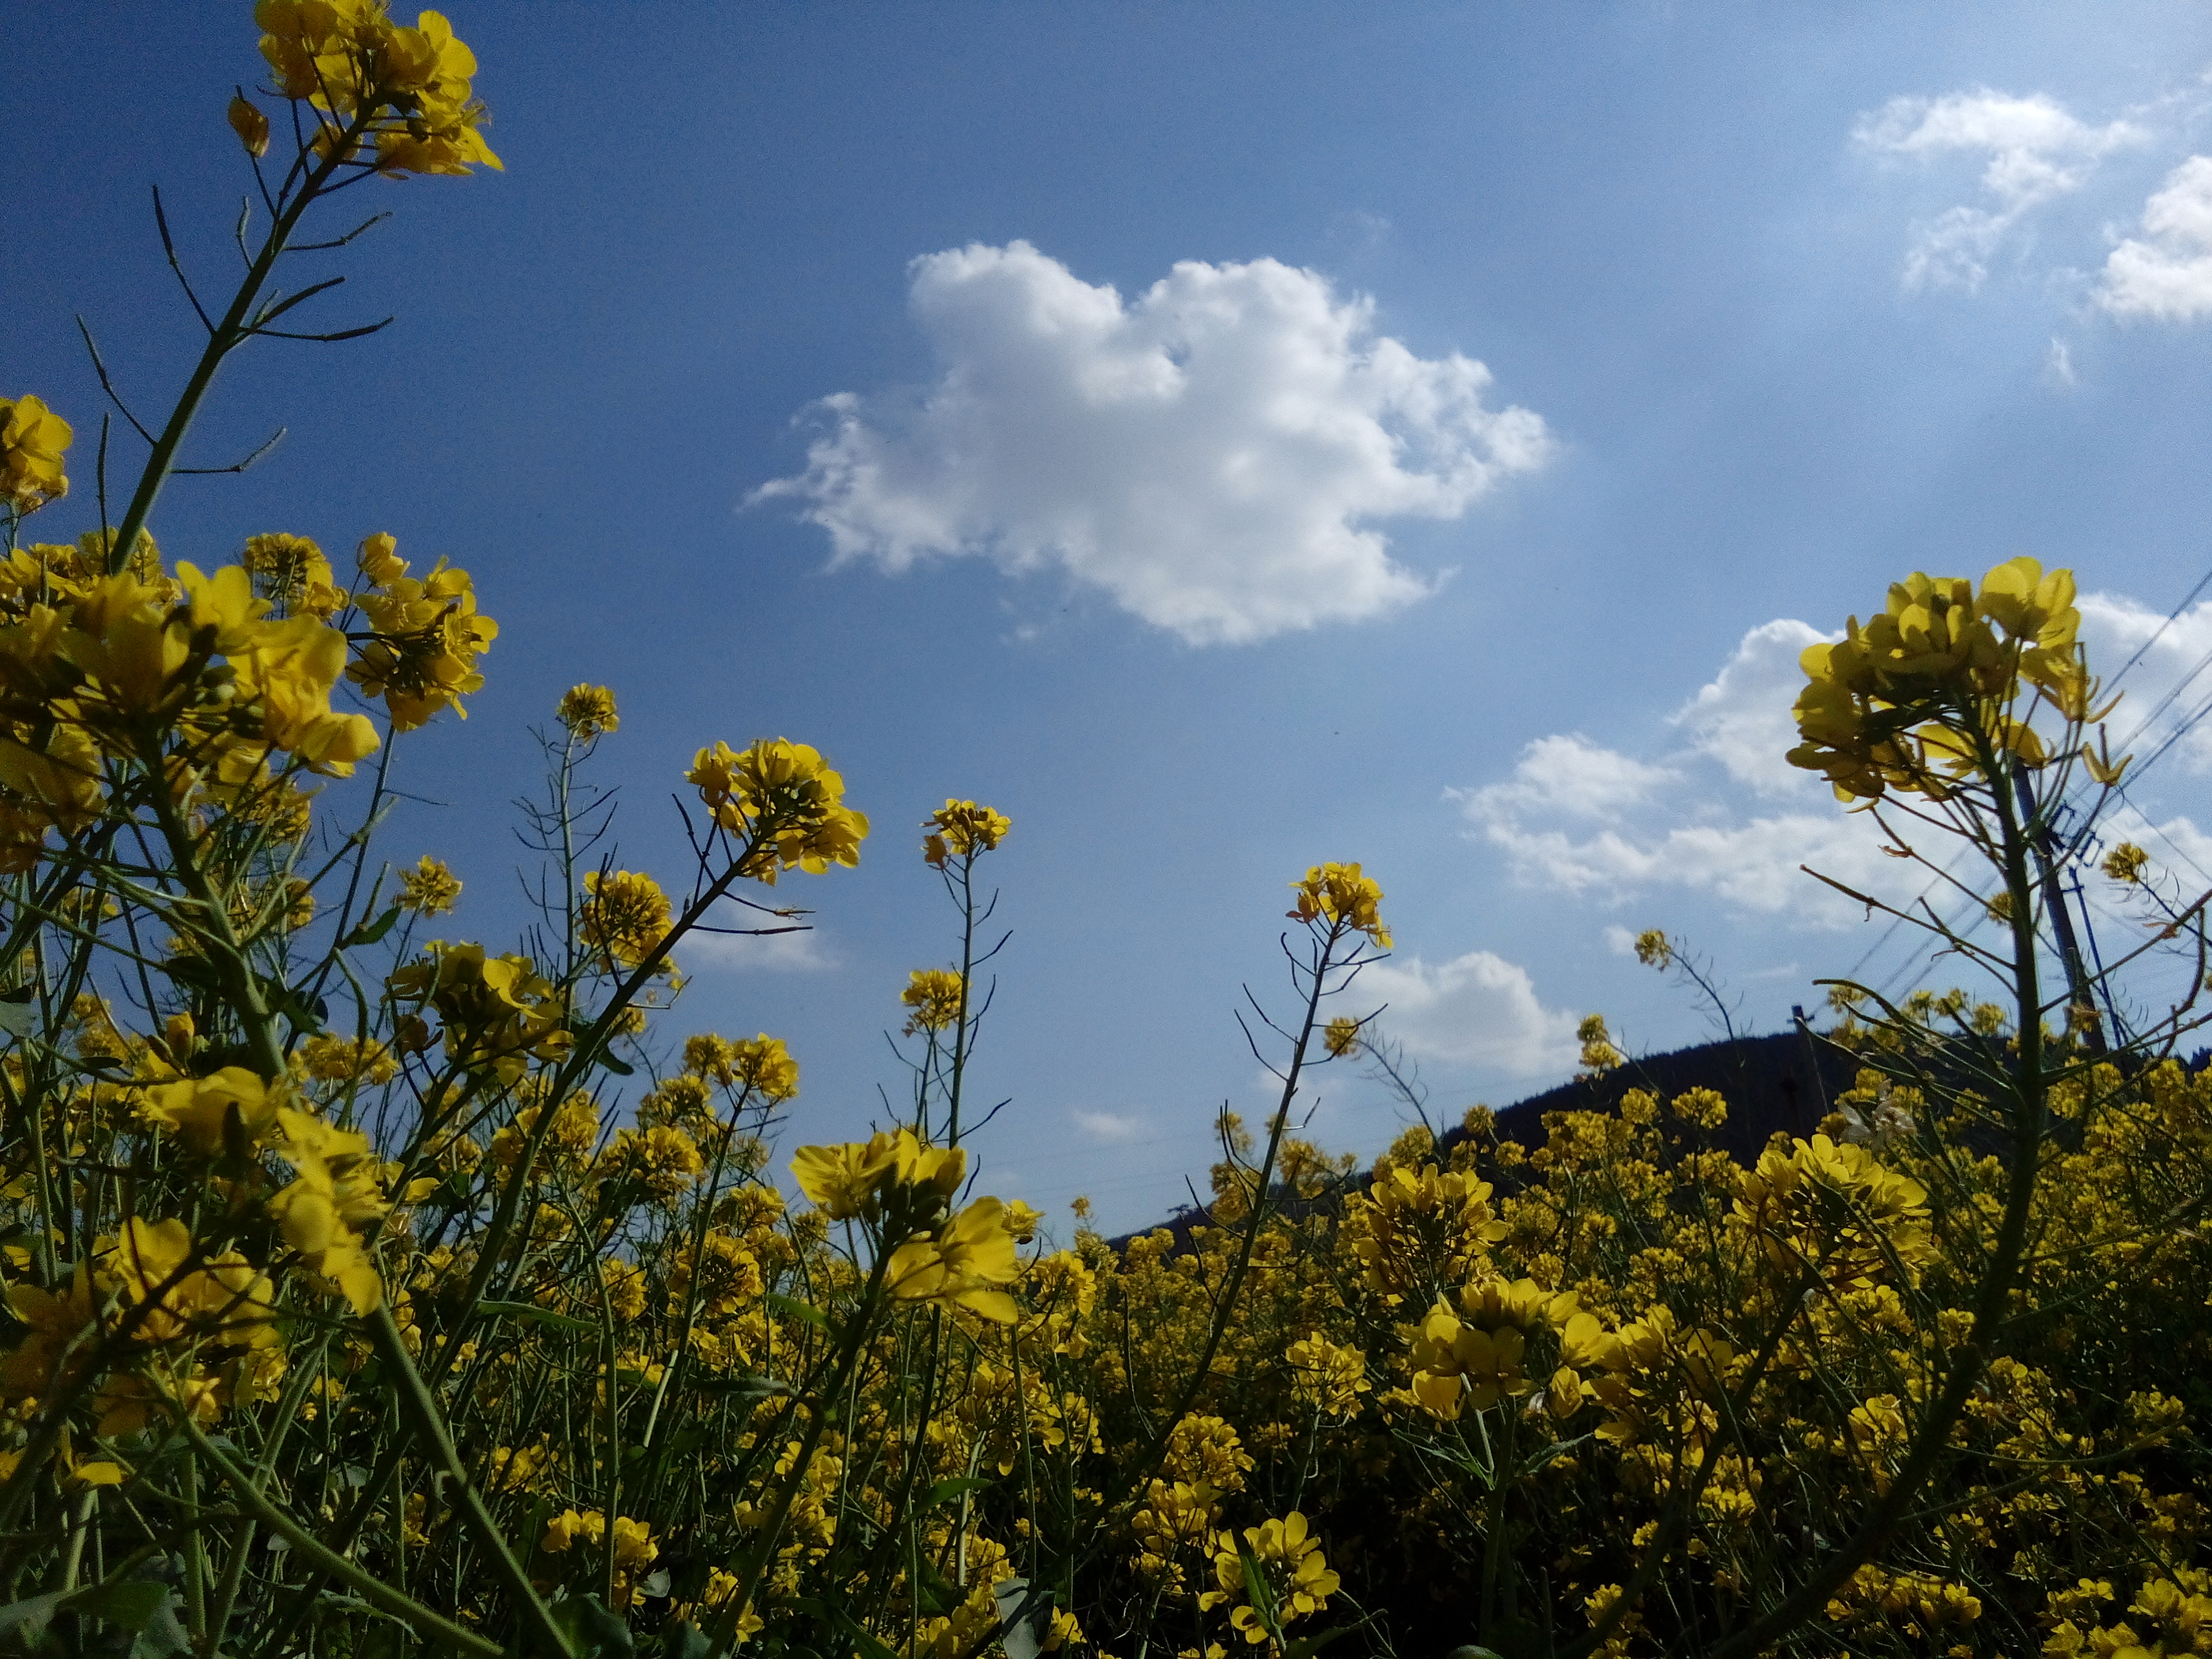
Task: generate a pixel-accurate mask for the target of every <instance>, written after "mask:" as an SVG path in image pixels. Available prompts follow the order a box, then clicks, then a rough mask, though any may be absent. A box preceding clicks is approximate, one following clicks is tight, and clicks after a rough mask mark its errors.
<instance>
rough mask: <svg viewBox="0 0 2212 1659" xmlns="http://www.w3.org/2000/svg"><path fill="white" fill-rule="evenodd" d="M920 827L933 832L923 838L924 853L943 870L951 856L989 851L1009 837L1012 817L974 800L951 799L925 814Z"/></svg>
mask: <svg viewBox="0 0 2212 1659" xmlns="http://www.w3.org/2000/svg"><path fill="white" fill-rule="evenodd" d="M921 827H922V828H923V829H927V830H929V831H931V832H932V833H931V834H930V835H929V836H926V837H925V838H924V839H923V841H922V843H921V855H922V857H923V858H924V859H925V860H927V861H928V862H929V863H931V864H933V865H935V866H937V867H938V868H939V869H940V870H941V869H943V868H944V867H945V860H947V859H949V858H961V859H964V858H973V857H974V856H975V854H978V853H987V852H989V851H990V850H991V849H992V848H994V847H996V846H997V845H998V844H999V843H1000V842H1001V841H1002V840H1004V839H1005V838H1006V831H1007V830H1009V829H1012V828H1013V821H1012V819H1011V818H1009V817H1006V815H1005V814H1004V813H1003V812H994V811H992V810H991V809H990V808H989V807H987V806H978V805H976V804H975V802H974V801H972V800H948V801H946V802H945V805H942V806H940V807H939V808H938V809H937V811H934V812H932V813H931V814H930V815H929V816H928V817H926V818H924V819H923V820H922V821H921Z"/></svg>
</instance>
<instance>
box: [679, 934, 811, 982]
mask: <svg viewBox="0 0 2212 1659" xmlns="http://www.w3.org/2000/svg"><path fill="white" fill-rule="evenodd" d="M683 956H684V962H685V963H687V964H696V965H699V966H702V967H708V968H727V969H753V970H757V971H760V972H765V973H783V974H818V973H824V972H827V971H828V970H829V969H832V968H835V967H836V966H837V965H838V963H839V957H838V956H837V953H836V951H835V950H834V949H833V948H832V947H831V946H830V945H829V942H828V941H827V940H825V939H823V937H822V935H821V934H820V933H817V932H815V931H813V930H812V929H809V930H808V931H806V932H805V933H767V934H755V933H694V934H692V935H691V936H690V938H689V939H685V940H684V946H683Z"/></svg>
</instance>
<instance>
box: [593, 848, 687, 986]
mask: <svg viewBox="0 0 2212 1659" xmlns="http://www.w3.org/2000/svg"><path fill="white" fill-rule="evenodd" d="M584 890H585V891H586V893H587V894H589V895H590V896H589V897H588V898H586V900H585V901H584V906H583V908H582V910H581V911H580V912H579V914H578V915H577V924H578V926H579V927H580V929H581V930H582V932H583V935H584V938H585V939H586V942H587V943H589V944H591V945H595V946H597V947H598V948H599V949H600V950H602V951H605V952H606V953H607V954H608V955H609V956H610V957H613V958H614V960H615V961H617V962H618V963H622V964H623V966H624V967H630V968H634V967H635V966H636V965H637V964H638V963H641V962H642V961H644V960H645V958H646V957H648V956H650V955H651V954H652V953H653V948H654V947H655V946H656V945H659V943H660V942H661V940H663V939H666V938H667V937H668V926H669V921H670V918H671V909H670V906H669V902H668V895H667V894H665V893H664V892H662V891H661V890H660V886H659V883H657V882H655V881H654V880H653V878H652V877H651V876H648V875H645V874H643V873H641V872H636V871H631V870H616V871H613V872H608V873H602V872H599V871H597V870H593V871H590V872H587V873H586V875H585V877H584Z"/></svg>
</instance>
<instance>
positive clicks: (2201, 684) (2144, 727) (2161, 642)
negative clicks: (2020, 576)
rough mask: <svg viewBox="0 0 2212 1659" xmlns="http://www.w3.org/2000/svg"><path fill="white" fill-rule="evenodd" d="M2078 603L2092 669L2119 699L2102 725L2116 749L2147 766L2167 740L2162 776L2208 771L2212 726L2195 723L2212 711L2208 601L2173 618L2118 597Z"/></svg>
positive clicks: (2211, 602) (2211, 605)
mask: <svg viewBox="0 0 2212 1659" xmlns="http://www.w3.org/2000/svg"><path fill="white" fill-rule="evenodd" d="M2075 608H2076V609H2078V610H2079V611H2081V640H2082V643H2083V644H2084V645H2085V646H2086V647H2087V649H2088V653H2089V663H2090V666H2091V667H2092V668H2093V669H2095V670H2096V671H2098V672H2100V673H2101V674H2103V675H2105V676H2106V678H2110V679H2112V682H2113V686H2114V689H2116V690H2119V691H2120V692H2122V693H2123V694H2124V695H2123V696H2122V697H2121V700H2120V705H2119V707H2118V708H2117V709H2115V710H2114V711H2113V712H2112V718H2111V719H2110V720H2106V722H2105V729H2106V732H2108V733H2109V734H2110V736H2111V738H2112V744H2113V747H2114V750H2115V751H2116V752H2126V753H2133V754H2134V755H2135V756H2136V757H2137V760H2138V762H2139V763H2148V762H2149V760H2150V759H2151V757H2152V756H2153V755H2154V754H2156V753H2157V751H2158V750H2159V749H2160V746H2161V745H2163V744H2166V742H2167V740H2168V739H2169V738H2172V739H2173V740H2174V741H2173V744H2172V750H2170V751H2169V752H2167V753H2166V754H2164V755H2161V756H2160V757H2159V759H2158V767H2159V769H2160V773H2161V774H2165V773H2169V772H2172V771H2173V770H2179V771H2182V772H2184V773H2196V774H2200V775H2201V774H2203V773H2204V772H2206V771H2212V722H2203V723H2197V717H2198V716H2201V715H2203V714H2212V599H2206V600H2203V601H2202V602H2200V603H2198V604H2197V605H2191V606H2190V607H2189V608H2188V609H2186V610H2185V611H2182V612H2181V613H2180V614H2179V615H2178V616H2176V617H2172V619H2171V620H2170V621H2169V620H2168V618H2167V617H2166V613H2165V612H2164V611H2150V610H2147V609H2145V608H2144V607H2143V606H2142V605H2138V604H2137V603H2136V601H2135V600H2133V599H2128V598H2126V597H2124V595H2121V594H2117V593H2084V594H2082V595H2081V597H2080V598H2079V599H2076V600H2075ZM2123 668H2125V669H2126V676H2125V678H2118V676H2119V675H2120V671H2121V670H2122V669H2123Z"/></svg>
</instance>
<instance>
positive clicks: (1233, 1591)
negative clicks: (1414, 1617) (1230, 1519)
mask: <svg viewBox="0 0 2212 1659" xmlns="http://www.w3.org/2000/svg"><path fill="white" fill-rule="evenodd" d="M1247 1556H1249V1558H1250V1559H1251V1563H1252V1565H1254V1566H1255V1567H1256V1568H1257V1569H1258V1570H1259V1571H1260V1573H1261V1577H1263V1578H1264V1579H1265V1581H1266V1583H1267V1589H1268V1599H1269V1600H1270V1601H1273V1604H1274V1607H1273V1612H1274V1619H1273V1624H1274V1625H1275V1626H1276V1627H1277V1628H1276V1630H1272V1631H1271V1630H1270V1629H1269V1628H1268V1625H1269V1621H1268V1620H1267V1619H1266V1618H1264V1617H1263V1616H1262V1615H1261V1611H1260V1609H1259V1608H1257V1607H1254V1606H1253V1605H1252V1604H1251V1601H1250V1600H1249V1597H1250V1595H1251V1587H1250V1585H1249V1583H1248V1582H1247V1580H1246V1577H1245V1559H1246V1557H1247ZM1213 1577H1214V1583H1215V1585H1216V1586H1217V1588H1215V1589H1211V1590H1208V1591H1206V1594H1205V1595H1201V1596H1200V1597H1199V1606H1200V1607H1201V1608H1209V1607H1218V1606H1220V1605H1221V1604H1222V1603H1224V1602H1229V1603H1231V1604H1232V1605H1231V1607H1230V1612H1229V1623H1230V1626H1231V1628H1232V1629H1233V1630H1235V1631H1236V1632H1237V1633H1238V1634H1239V1635H1241V1636H1242V1637H1243V1638H1244V1640H1245V1641H1246V1643H1248V1644H1250V1645H1251V1646H1254V1647H1257V1646H1259V1645H1261V1644H1262V1643H1266V1644H1269V1645H1273V1643H1274V1641H1275V1638H1276V1636H1277V1634H1278V1632H1279V1629H1280V1627H1282V1626H1286V1625H1289V1624H1291V1622H1292V1621H1293V1620H1299V1619H1304V1618H1305V1617H1307V1616H1308V1615H1309V1614H1311V1613H1319V1612H1321V1611H1322V1608H1324V1607H1327V1606H1328V1598H1329V1597H1330V1596H1332V1595H1335V1594H1336V1592H1337V1590H1338V1589H1339V1588H1340V1583H1341V1581H1340V1579H1339V1578H1338V1577H1337V1575H1336V1574H1335V1573H1334V1572H1333V1571H1330V1570H1329V1565H1328V1559H1327V1558H1325V1557H1324V1556H1323V1555H1322V1553H1321V1543H1320V1541H1319V1540H1317V1539H1316V1538H1314V1537H1313V1536H1312V1535H1311V1534H1310V1531H1309V1529H1308V1527H1307V1522H1306V1518H1305V1516H1304V1515H1302V1514H1301V1513H1299V1512H1298V1511H1297V1510H1291V1512H1290V1513H1289V1514H1288V1515H1286V1516H1284V1517H1283V1518H1282V1519H1281V1520H1279V1521H1273V1520H1270V1521H1266V1522H1261V1524H1260V1525H1259V1526H1256V1527H1248V1528H1246V1529H1245V1532H1244V1547H1243V1549H1241V1550H1240V1549H1239V1548H1238V1547H1237V1536H1236V1534H1233V1533H1226V1532H1225V1533H1222V1534H1219V1535H1218V1537H1217V1538H1216V1539H1215V1541H1214V1553H1213Z"/></svg>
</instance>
